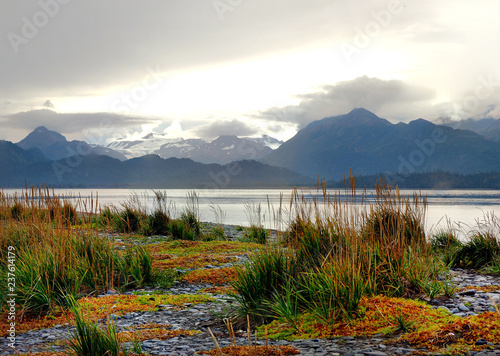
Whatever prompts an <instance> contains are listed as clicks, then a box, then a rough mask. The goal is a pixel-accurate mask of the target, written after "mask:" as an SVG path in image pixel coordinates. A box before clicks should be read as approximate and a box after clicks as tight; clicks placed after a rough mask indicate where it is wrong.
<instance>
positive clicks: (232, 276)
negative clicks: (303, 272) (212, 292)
mask: <svg viewBox="0 0 500 356" xmlns="http://www.w3.org/2000/svg"><path fill="white" fill-rule="evenodd" d="M236 276H237V274H236V268H234V267H223V268H213V269H203V270H198V271H193V272H190V273H188V274H186V275H184V276H183V277H182V280H183V281H186V282H188V283H210V284H214V285H219V286H220V285H223V284H228V283H231V282H233V281H235V280H236Z"/></svg>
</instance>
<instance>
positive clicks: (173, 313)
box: [0, 257, 500, 356]
mask: <svg viewBox="0 0 500 356" xmlns="http://www.w3.org/2000/svg"><path fill="white" fill-rule="evenodd" d="M245 259H246V258H245V257H243V258H241V257H240V260H238V261H237V263H243V262H244V260H245ZM229 265H231V264H229ZM206 268H217V267H214V266H207V267H206ZM451 273H452V276H453V277H452V278H453V281H454V284H455V285H456V286H457V288H462V287H466V286H476V287H482V286H488V285H500V278H499V277H493V276H484V275H477V274H474V273H470V272H468V271H465V270H460V269H454V270H452V271H451ZM206 287H209V285H201V284H200V285H193V284H187V283H184V282H180V283H176V284H175V285H174V286H173V287H171V288H170V289H169V290H168V293H171V294H196V293H197V292H198V291H199V290H200V289H203V288H206ZM144 291H145V292H152V291H153V290H152V289H145V290H144ZM116 293H117V292H116V291H114V290H109V291H108V292H107V293H106V294H105V295H114V294H116ZM130 293H131V292H128V293H127V294H130ZM214 298H215V301H214V302H210V303H205V304H194V305H191V304H186V305H185V309H182V310H176V309H173V308H171V306H169V305H161V306H160V308H159V309H160V310H158V311H155V312H138V311H136V312H132V313H129V314H126V315H123V316H118V315H116V314H112V315H111V319H112V320H113V321H114V323H115V325H116V328H117V330H118V331H122V330H125V328H128V327H131V326H134V325H140V324H144V323H158V324H170V325H172V329H185V330H199V331H201V334H197V335H194V336H183V335H181V336H179V337H174V338H171V339H168V340H155V339H152V340H144V341H143V342H142V343H141V346H142V349H143V351H144V352H146V353H147V354H150V355H171V356H176V355H177V356H193V355H195V354H196V352H198V351H201V350H210V349H213V348H214V343H213V340H212V337H211V336H210V334H209V332H208V327H210V328H211V330H212V331H213V332H214V334H215V335H217V340H218V342H219V344H220V346H221V347H224V346H229V345H230V344H231V341H230V339H229V336H228V335H227V333H226V331H227V330H226V329H225V328H220V327H216V326H214V325H213V322H214V321H215V320H217V319H218V318H221V317H223V316H224V315H225V313H227V312H228V308H230V304H229V303H228V301H227V296H224V295H218V296H215V297H214ZM492 301H493V302H495V303H496V302H497V301H500V293H499V292H488V293H485V292H482V291H480V290H479V289H472V290H465V291H461V292H458V293H455V294H454V295H453V297H452V298H450V299H448V300H446V301H445V302H441V301H440V300H436V299H435V300H432V301H431V302H430V304H431V305H432V306H433V308H442V309H444V310H447V311H448V312H450V313H452V314H455V315H457V316H461V317H465V316H468V315H475V314H479V313H484V312H487V311H494V310H495V307H494V305H493V303H492ZM73 332H74V327H71V326H68V325H56V326H54V327H52V328H49V329H43V330H32V331H29V332H26V333H23V334H18V335H16V342H15V346H16V349H15V350H13V349H12V348H9V347H8V341H7V338H0V354H2V355H14V354H16V353H23V352H28V351H29V352H40V351H47V347H49V350H50V351H55V352H57V351H63V350H64V349H63V347H62V346H55V344H54V342H55V341H56V340H63V339H68V338H69V337H70V335H71V333H73ZM252 340H253V338H252ZM384 340H385V337H384V336H374V337H371V338H354V337H336V338H331V339H311V340H295V341H291V342H288V341H284V340H276V341H275V340H269V341H268V342H269V344H270V345H292V346H295V347H296V348H298V349H299V350H300V352H301V355H304V356H309V355H311V356H312V355H317V356H320V355H325V356H386V355H402V356H404V355H407V354H410V353H412V352H417V351H425V350H416V349H413V348H409V347H408V348H405V347H401V346H394V345H385V344H384ZM236 343H237V345H248V338H247V337H246V336H241V337H237V338H236ZM257 344H258V345H264V344H265V340H258V341H257ZM126 345H127V346H128V347H129V349H130V348H131V345H130V343H126ZM476 345H489V346H490V347H492V349H491V350H487V351H482V352H471V353H470V354H471V355H474V356H485V355H488V356H489V355H496V356H500V344H499V345H493V344H491V343H488V341H487V340H484V339H479V340H477V341H476Z"/></svg>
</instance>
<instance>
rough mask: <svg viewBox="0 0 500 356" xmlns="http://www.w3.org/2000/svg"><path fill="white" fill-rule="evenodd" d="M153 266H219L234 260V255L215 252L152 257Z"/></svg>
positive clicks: (163, 267) (160, 267)
mask: <svg viewBox="0 0 500 356" xmlns="http://www.w3.org/2000/svg"><path fill="white" fill-rule="evenodd" d="M154 258H155V260H154V261H153V267H154V268H158V269H167V268H202V267H204V266H206V265H212V266H220V265H221V264H225V263H228V262H234V261H235V260H236V258H235V257H232V256H225V255H220V254H219V255H216V254H210V255H209V254H205V253H201V254H197V255H187V256H181V257H173V258H172V257H169V259H162V260H159V259H157V258H156V256H155V257H154Z"/></svg>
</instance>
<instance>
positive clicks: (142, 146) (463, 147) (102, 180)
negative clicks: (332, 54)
mask: <svg viewBox="0 0 500 356" xmlns="http://www.w3.org/2000/svg"><path fill="white" fill-rule="evenodd" d="M499 121H500V120H499ZM455 124H457V123H455ZM457 125H458V124H457ZM462 125H468V126H467V127H470V128H471V129H472V128H474V129H475V130H476V131H479V130H482V132H483V134H484V136H483V135H482V134H479V133H477V132H473V131H472V130H471V129H457V128H453V127H450V125H448V126H446V125H438V124H436V123H432V122H429V121H426V120H423V119H417V120H414V121H411V122H409V123H398V124H393V123H391V122H389V121H387V120H385V119H383V118H380V117H378V116H377V115H375V114H374V113H371V112H370V111H368V110H365V109H362V108H358V109H354V110H352V111H351V112H350V113H347V114H345V115H339V116H334V117H328V118H324V119H321V120H318V121H314V122H312V123H310V124H309V125H308V126H306V127H305V128H303V129H302V130H300V131H299V132H298V133H297V134H296V135H295V136H294V137H293V138H291V139H290V140H288V141H287V142H284V143H281V142H279V141H277V140H275V139H273V138H271V137H267V136H264V137H262V138H239V137H236V136H221V137H219V138H217V139H215V140H213V141H211V142H206V141H204V140H201V139H191V140H183V139H178V140H171V139H167V138H166V137H165V136H162V135H156V134H152V135H148V136H146V137H143V138H142V139H140V140H136V141H127V140H124V139H122V140H116V141H114V142H112V143H110V144H108V145H106V146H105V147H103V146H92V145H89V144H87V143H86V142H84V141H68V140H67V139H66V138H65V137H64V136H63V135H61V134H59V133H57V132H55V131H50V130H48V129H47V128H45V127H38V128H37V129H35V130H34V131H33V132H31V133H30V134H29V135H28V136H27V137H26V138H24V139H23V140H22V141H20V142H18V143H17V144H14V143H12V142H8V141H0V165H1V166H2V167H3V169H2V170H1V171H0V187H19V186H24V181H25V179H26V180H27V182H28V183H29V184H30V185H38V184H47V185H53V186H67V187H72V186H78V187H149V188H229V187H232V188H237V187H284V186H291V185H299V184H313V183H314V182H315V180H316V178H317V177H324V178H325V179H327V180H339V179H342V178H343V177H344V175H349V172H353V173H356V174H357V175H358V176H379V175H381V174H397V175H399V176H405V175H406V176H408V175H411V174H421V173H426V172H434V171H446V172H450V173H452V174H477V173H487V172H500V159H499V158H500V142H497V140H496V138H497V136H496V134H495V133H496V127H497V126H496V125H497V121H495V120H489V121H483V122H463V123H462ZM270 146H272V147H274V148H275V149H272V148H271V147H270ZM125 153H127V154H128V155H129V156H131V155H132V156H134V155H139V154H140V153H144V155H140V156H138V157H133V158H129V157H127V155H126V154H125ZM419 177H424V176H422V175H421V176H419ZM422 179H425V178H422ZM490 181H491V180H490Z"/></svg>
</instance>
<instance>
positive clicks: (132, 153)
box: [106, 133, 178, 159]
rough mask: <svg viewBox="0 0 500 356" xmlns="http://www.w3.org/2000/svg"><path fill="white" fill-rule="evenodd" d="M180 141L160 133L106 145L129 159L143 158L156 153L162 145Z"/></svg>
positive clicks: (119, 140)
mask: <svg viewBox="0 0 500 356" xmlns="http://www.w3.org/2000/svg"><path fill="white" fill-rule="evenodd" d="M177 140H178V139H176V138H175V139H173V138H170V137H167V136H166V135H162V134H158V133H150V134H148V135H146V136H144V137H142V138H140V139H134V140H131V139H129V138H119V139H116V140H114V141H112V142H110V143H108V144H107V145H106V147H107V148H111V149H113V150H115V151H118V152H121V153H122V154H124V155H125V156H126V157H127V158H129V159H130V158H136V157H142V156H145V155H148V154H151V153H154V152H155V151H156V150H158V149H159V148H160V147H161V146H162V145H164V144H167V143H173V142H175V141H177Z"/></svg>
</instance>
